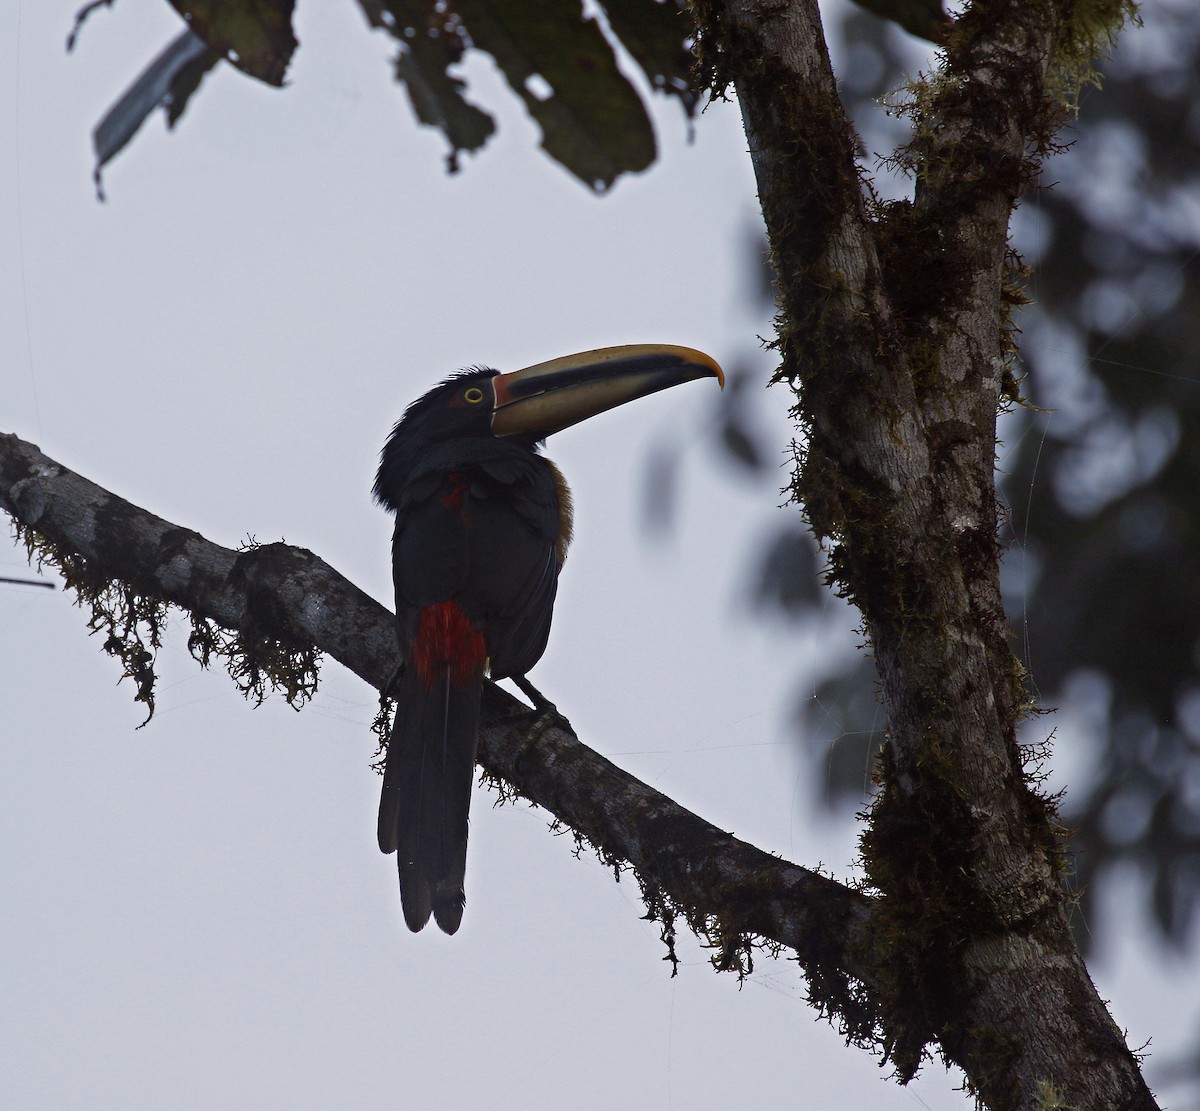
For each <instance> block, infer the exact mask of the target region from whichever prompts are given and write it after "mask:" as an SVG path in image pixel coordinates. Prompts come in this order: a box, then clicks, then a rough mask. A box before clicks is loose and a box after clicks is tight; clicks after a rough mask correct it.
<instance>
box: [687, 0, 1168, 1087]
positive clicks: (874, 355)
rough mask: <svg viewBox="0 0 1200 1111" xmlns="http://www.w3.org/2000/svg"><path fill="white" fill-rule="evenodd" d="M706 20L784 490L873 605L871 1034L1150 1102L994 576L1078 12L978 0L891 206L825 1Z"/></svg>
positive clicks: (749, 8)
mask: <svg viewBox="0 0 1200 1111" xmlns="http://www.w3.org/2000/svg"><path fill="white" fill-rule="evenodd" d="M1111 14H1112V15H1113V16H1116V15H1117V14H1118V13H1117V12H1116V8H1115V6H1114V10H1113V12H1112V13H1111ZM698 18H699V23H700V36H701V51H702V53H701V58H702V61H703V62H704V64H705V65H706V67H707V72H708V75H709V77H710V79H711V81H712V83H713V85H714V88H715V89H717V90H718V91H719V90H720V89H722V88H723V87H725V86H726V85H728V84H733V85H734V87H735V89H736V92H737V96H738V99H739V101H740V103H741V108H742V114H743V119H744V122H745V128H746V135H747V137H748V139H749V143H750V151H751V156H752V158H753V160H754V168H755V173H756V177H757V182H758V188H759V196H760V200H761V203H762V209H763V215H764V218H765V220H766V224H767V231H768V236H769V240H770V244H771V249H772V255H773V261H774V264H775V271H776V274H777V276H778V296H779V307H780V317H779V338H778V343H777V346H778V348H779V350H780V353H781V356H782V365H781V367H780V369H779V372H778V376H777V380H779V381H784V382H787V383H789V384H790V385H791V386H792V388H793V389H794V391H795V396H796V406H795V410H794V413H795V415H796V417H797V418H798V421H799V424H800V426H801V432H802V433H803V436H804V443H803V446H802V447H801V448H800V449H798V451H797V461H796V469H795V473H794V478H793V487H792V489H793V494H794V496H795V497H796V499H797V500H798V501H801V502H802V503H803V505H804V508H805V511H806V513H807V516H808V519H809V521H810V523H811V525H812V526H813V528H814V530H815V531H816V533H817V534H818V536H820V537H822V538H824V539H826V540H827V541H829V542H830V544H831V547H830V566H831V578H832V580H833V581H834V582H835V583H836V585H837V586H838V587H839V588H840V590H841V591H842V593H844V594H845V595H846V596H847V597H849V598H850V599H851V600H852V601H854V602H855V604H856V605H857V606H858V607H859V609H860V610H861V612H862V614H863V617H864V622H865V627H866V630H867V632H868V634H869V637H870V642H871V647H872V649H873V651H874V655H875V660H876V663H877V666H878V670H879V676H880V680H881V686H882V692H883V700H884V703H885V707H886V712H887V721H888V737H887V743H886V747H885V752H884V754H883V759H882V761H881V763H882V770H881V776H882V789H881V792H880V794H879V795H878V797H877V799H876V801H875V803H874V805H873V807H872V812H871V816H870V824H869V827H868V829H867V830H866V832H865V834H864V836H863V840H862V851H863V860H864V863H865V865H866V869H867V874H868V878H869V880H870V882H871V884H872V885H873V886H874V887H875V888H876V889H877V890H878V891H879V893H880V895H881V898H880V899H878V900H877V901H876V902H875V903H874V904H873V909H872V929H873V931H874V937H875V944H876V946H877V953H876V959H877V960H878V962H879V967H880V969H881V970H882V971H881V978H880V979H881V981H886V982H885V983H883V991H884V1000H883V1009H884V1015H885V1019H884V1025H885V1027H886V1029H887V1049H888V1052H889V1053H890V1055H891V1057H892V1059H893V1060H894V1061H895V1063H896V1064H897V1066H898V1068H899V1070H900V1073H901V1075H902V1076H909V1075H911V1074H912V1073H914V1072H915V1071H916V1069H917V1067H918V1065H919V1063H920V1060H921V1055H922V1051H923V1048H924V1046H925V1045H926V1044H927V1043H928V1042H930V1041H933V1040H936V1041H937V1042H939V1043H940V1046H941V1050H942V1052H943V1054H944V1055H945V1057H946V1058H947V1059H948V1060H950V1061H953V1062H955V1063H956V1064H958V1065H959V1066H961V1067H962V1069H963V1070H964V1071H965V1072H966V1074H967V1077H968V1082H969V1084H970V1086H971V1088H972V1089H973V1090H974V1091H975V1092H976V1093H977V1094H978V1095H979V1096H980V1098H981V1099H982V1100H983V1102H984V1103H986V1104H987V1105H988V1106H989V1107H993V1108H997V1109H999V1108H1005V1109H1007V1108H1033V1107H1046V1106H1062V1107H1067V1106H1069V1107H1073V1108H1116V1107H1121V1108H1132V1107H1153V1106H1154V1101H1153V1099H1152V1097H1151V1095H1150V1093H1149V1091H1148V1089H1147V1088H1146V1086H1145V1084H1144V1082H1143V1080H1142V1078H1141V1075H1140V1073H1139V1070H1138V1067H1137V1061H1136V1059H1135V1057H1134V1055H1133V1054H1132V1053H1131V1052H1130V1051H1129V1049H1128V1048H1127V1047H1126V1045H1125V1043H1124V1040H1123V1038H1122V1036H1121V1033H1120V1031H1119V1030H1118V1029H1117V1027H1116V1025H1115V1024H1114V1022H1113V1021H1112V1018H1111V1017H1110V1016H1109V1014H1108V1012H1107V1011H1106V1009H1105V1007H1104V1005H1103V1003H1102V1002H1101V1000H1100V999H1099V998H1098V996H1097V995H1096V992H1095V989H1094V986H1093V985H1092V983H1091V980H1090V978H1089V976H1088V973H1087V970H1086V968H1085V967H1084V964H1083V960H1082V958H1081V957H1080V955H1079V952H1078V950H1077V949H1076V947H1075V944H1074V942H1073V940H1072V937H1071V933H1070V930H1069V927H1068V922H1067V910H1068V907H1067V900H1066V897H1065V895H1064V892H1063V888H1062V883H1061V879H1062V870H1063V865H1064V860H1063V854H1064V831H1063V830H1062V828H1061V826H1060V825H1059V824H1058V822H1057V820H1056V815H1055V810H1054V806H1053V804H1052V802H1051V800H1049V799H1047V798H1046V797H1044V796H1043V795H1041V794H1040V793H1039V792H1038V791H1037V790H1036V788H1035V786H1034V785H1033V784H1034V780H1035V777H1034V776H1033V775H1031V771H1032V770H1033V769H1031V768H1030V767H1029V766H1028V765H1029V763H1030V761H1029V759H1028V758H1027V757H1026V756H1025V755H1024V754H1023V753H1022V752H1021V750H1020V748H1019V747H1018V745H1017V740H1016V729H1017V724H1018V722H1019V720H1020V719H1021V718H1022V716H1023V715H1024V714H1025V713H1026V712H1027V710H1028V708H1029V702H1028V696H1027V694H1026V692H1025V688H1024V684H1023V673H1022V669H1021V667H1020V665H1019V663H1018V662H1017V660H1016V659H1015V658H1014V656H1013V654H1012V652H1011V650H1010V648H1009V644H1008V640H1007V622H1006V619H1005V615H1004V611H1003V607H1002V604H1001V598H1000V583H999V557H1000V548H999V544H998V541H997V508H996V492H995V486H994V481H993V461H994V452H995V442H996V413H997V411H998V409H999V407H1000V406H1001V405H1002V404H1004V403H1005V402H1006V401H1007V400H1011V399H1012V395H1013V393H1014V392H1015V391H1014V389H1013V382H1014V379H1013V377H1012V372H1011V370H1010V369H1009V360H1010V358H1011V355H1012V349H1013V344H1012V339H1011V327H1010V324H1009V321H1008V309H1009V307H1010V305H1011V304H1012V302H1013V301H1014V300H1016V299H1017V298H1015V297H1014V296H1013V295H1012V294H1011V292H1010V291H1009V290H1008V289H1007V288H1006V278H1007V277H1008V275H1007V274H1006V269H1005V268H1006V261H1007V229H1008V220H1009V216H1010V214H1011V212H1012V209H1013V206H1014V204H1015V202H1016V198H1017V196H1018V193H1019V191H1020V189H1021V186H1022V185H1023V183H1024V182H1025V181H1027V180H1029V178H1030V177H1031V176H1032V174H1033V172H1034V170H1035V167H1036V158H1035V155H1036V152H1037V151H1040V150H1042V149H1044V148H1045V146H1046V145H1047V144H1048V143H1049V141H1050V135H1051V134H1052V132H1053V130H1054V128H1055V126H1056V124H1057V123H1058V121H1059V117H1060V115H1061V113H1060V111H1059V109H1058V107H1057V105H1056V103H1055V101H1054V99H1053V98H1052V97H1051V95H1050V93H1049V90H1048V87H1047V70H1048V66H1049V65H1051V64H1058V65H1059V66H1062V67H1066V66H1070V65H1071V64H1078V63H1079V46H1078V37H1077V36H1078V35H1079V34H1080V32H1078V31H1077V29H1076V28H1073V27H1072V26H1070V25H1069V24H1068V22H1067V20H1068V19H1069V18H1070V14H1069V6H1068V5H1057V4H1054V3H1041V4H1037V3H1034V4H1027V3H1015V2H1007V3H1004V2H1002V3H992V4H988V5H978V6H976V7H975V8H971V9H969V10H968V11H967V13H965V14H964V16H963V17H962V18H961V19H960V20H959V21H958V23H957V25H956V28H955V30H954V32H953V33H952V35H951V36H950V39H949V42H948V48H947V57H946V61H945V63H944V67H943V70H942V72H941V73H939V74H938V75H937V76H936V77H935V78H933V79H931V80H927V81H925V82H924V83H922V84H918V85H917V86H915V87H914V89H913V90H912V96H913V102H912V104H911V106H910V109H909V114H910V115H911V116H912V118H913V123H914V138H913V140H912V142H911V143H910V145H909V146H908V148H907V149H906V150H904V151H902V152H901V154H900V156H899V162H900V164H901V165H903V166H904V167H906V168H907V169H909V170H910V171H911V172H912V173H913V174H914V175H915V177H916V190H915V196H914V199H913V200H912V201H911V202H896V203H892V204H888V205H884V204H880V203H878V202H876V201H874V200H873V198H870V197H868V196H865V195H864V192H863V189H862V186H861V183H860V177H859V171H858V168H857V166H856V164H855V157H854V155H855V149H856V141H855V136H854V133H853V129H852V128H851V126H850V124H849V122H848V121H847V119H846V116H845V113H844V111H843V109H842V105H841V103H840V101H839V99H838V95H837V89H836V85H835V82H834V77H833V71H832V69H831V67H830V63H829V58H828V54H827V52H826V48H825V41H824V37H823V33H822V30H821V26H820V16H819V13H818V10H817V5H816V3H815V0H811V2H806V0H795V2H790V3H779V2H775V0H771V2H754V0H742V2H738V0H730V2H728V3H722V2H721V0H711V2H704V3H701V4H700V5H698ZM1057 77H1061V74H1057V75H1056V78H1057ZM1031 150H1032V151H1033V152H1034V155H1030V154H1029V153H1028V152H1029V151H1031ZM878 982H879V981H877V983H878Z"/></svg>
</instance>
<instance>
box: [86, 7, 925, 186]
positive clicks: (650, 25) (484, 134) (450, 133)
mask: <svg viewBox="0 0 1200 1111" xmlns="http://www.w3.org/2000/svg"><path fill="white" fill-rule="evenodd" d="M114 2H115V0H92V2H91V3H88V4H86V5H85V6H84V7H83V8H82V9H80V11H79V14H78V15H77V16H76V17H75V26H74V28H73V29H72V31H71V34H70V35H69V36H68V39H67V49H68V50H71V49H73V48H74V46H75V42H76V40H77V38H78V35H79V32H80V29H81V28H82V26H83V24H84V22H85V21H86V20H87V19H88V17H89V16H90V15H91V14H92V13H93V12H94V11H95V10H96V9H97V8H101V7H112V5H113V3H114ZM170 2H171V6H172V7H173V8H175V10H176V11H177V12H178V13H179V14H180V16H182V17H183V20H184V22H185V23H186V24H187V29H186V30H185V31H183V32H181V33H180V34H179V35H178V36H177V37H176V38H175V39H173V40H172V41H171V42H170V43H169V44H168V45H167V46H166V47H165V48H164V49H163V50H162V51H161V52H160V53H159V55H158V56H157V57H156V58H155V59H154V61H153V62H151V63H150V65H149V66H147V67H146V69H145V70H143V71H142V73H140V74H139V75H138V76H137V78H136V79H135V80H134V81H133V83H132V84H131V85H130V86H129V87H128V88H127V89H126V90H125V92H124V93H123V94H122V95H121V97H120V98H119V99H118V100H117V102H116V103H115V104H114V105H113V106H112V107H111V108H110V109H109V110H108V112H107V113H106V114H105V116H104V119H103V120H102V121H101V122H100V123H99V124H98V125H97V127H96V129H95V131H94V132H93V135H92V140H93V146H94V147H95V152H96V168H95V178H96V186H97V192H98V193H99V195H100V196H101V198H103V192H102V190H101V189H100V174H101V171H102V170H103V168H104V166H105V164H106V163H107V162H109V161H110V160H111V159H112V158H113V157H114V156H115V155H116V154H117V153H118V152H119V151H121V150H122V149H123V148H124V147H125V145H126V144H127V143H128V142H129V140H130V139H132V138H133V136H134V135H135V134H136V133H137V131H138V129H139V128H140V127H141V125H142V124H143V123H144V122H145V120H146V119H147V117H148V116H149V115H150V114H151V113H152V112H153V111H154V109H155V108H158V107H161V108H163V109H164V111H165V112H166V113H167V123H168V126H171V127H173V126H174V125H175V123H176V121H177V120H178V119H179V117H180V116H181V115H182V114H183V111H184V109H185V107H186V106H187V103H188V100H189V98H190V97H191V96H192V94H193V93H194V92H195V91H196V90H197V88H198V87H199V84H200V80H201V78H202V77H203V76H204V75H205V74H206V73H207V72H208V71H209V70H210V69H212V68H213V66H215V65H216V64H217V63H218V62H221V61H227V62H229V63H230V64H231V65H234V66H236V67H237V68H238V69H239V70H241V71H242V72H243V73H244V74H246V75H247V76H249V77H253V78H255V79H257V80H259V81H263V82H265V83H266V84H268V85H275V86H281V85H283V83H284V74H285V73H286V71H287V67H288V65H289V63H290V62H291V59H292V55H293V53H294V52H295V50H296V47H297V45H298V44H297V41H296V37H295V34H294V33H293V31H292V12H293V8H294V0H170ZM859 2H860V3H862V4H863V5H864V6H865V7H869V8H870V9H872V10H873V11H875V12H877V13H878V14H880V15H884V16H888V17H890V18H893V19H896V20H897V21H898V22H899V23H901V24H902V25H903V26H905V27H907V28H908V29H909V30H911V31H912V32H913V33H914V34H920V35H924V36H925V37H927V38H929V39H933V40H936V39H938V38H939V37H940V36H941V35H942V33H943V31H944V29H945V27H946V25H947V21H946V16H945V14H944V13H943V11H942V8H941V2H940V0H859ZM358 3H359V7H361V8H362V11H363V14H364V15H365V16H366V19H367V23H368V24H369V25H370V26H371V27H372V28H374V29H375V30H378V31H382V32H384V33H386V34H388V35H390V36H391V37H392V38H393V39H394V40H395V42H396V45H397V54H396V58H395V62H394V73H395V77H396V80H397V81H398V82H399V83H400V84H401V85H403V86H404V88H405V91H406V92H407V94H408V100H409V104H410V105H411V106H412V110H413V114H414V115H415V116H416V117H417V120H418V122H419V123H421V124H424V125H425V126H427V127H435V128H437V129H438V130H439V131H441V132H442V134H443V135H444V136H445V138H446V141H447V143H448V144H449V146H450V153H449V155H448V156H447V160H446V162H447V167H448V168H449V170H450V171H451V172H455V171H457V170H458V169H459V168H460V161H459V155H460V154H461V153H462V152H464V151H465V152H467V153H474V152H476V151H478V150H480V149H482V147H483V146H484V145H485V144H486V143H487V142H488V141H489V140H490V139H491V137H492V136H493V135H494V134H495V131H496V121H495V119H494V118H493V116H492V115H491V114H490V113H488V112H487V111H485V110H484V109H483V108H481V107H479V106H478V105H475V104H472V103H471V102H470V101H468V100H467V99H466V95H465V93H466V82H465V80H464V79H463V78H462V77H461V76H458V75H456V74H455V73H454V72H452V70H453V69H454V67H456V66H458V65H459V64H460V63H461V62H462V61H463V59H464V58H465V56H466V55H467V53H468V51H471V50H477V51H479V52H481V53H483V54H486V55H489V56H490V57H491V58H492V60H493V61H494V62H495V64H496V66H497V67H498V68H499V69H500V72H501V73H503V74H504V77H505V80H506V81H507V82H508V85H509V88H510V89H511V90H512V91H513V93H514V94H515V95H516V96H518V97H519V98H520V99H521V101H522V103H523V104H524V105H525V109H526V111H527V112H528V113H529V115H530V116H531V117H532V119H533V120H534V122H536V123H537V125H538V127H539V128H540V129H541V133H542V140H541V145H542V149H543V150H545V152H546V154H548V155H549V156H550V157H551V158H552V159H553V160H554V161H555V162H557V163H559V165H561V166H562V167H563V168H564V169H566V170H567V171H569V172H570V173H571V174H572V175H574V176H575V177H576V178H577V179H578V180H579V181H581V182H582V183H583V184H584V185H586V186H587V187H588V188H589V189H592V190H594V191H595V192H597V193H603V192H605V191H606V190H608V189H609V188H610V187H611V186H612V184H613V183H614V182H615V181H616V180H617V178H619V177H620V176H621V175H622V174H630V173H638V172H640V171H642V170H645V169H647V168H648V167H649V166H651V165H652V164H653V162H654V160H655V158H656V156H657V145H656V143H655V137H654V128H653V126H652V124H651V122H650V115H649V113H648V112H647V110H646V106H645V105H644V104H643V103H642V97H641V95H640V93H639V92H638V89H637V87H636V86H635V84H634V83H633V82H632V81H631V80H630V79H629V78H628V77H627V76H626V74H625V73H624V72H623V71H622V63H621V60H620V59H619V58H618V49H619V50H620V51H622V52H624V55H625V56H626V57H627V59H628V60H629V61H631V62H632V63H633V65H634V66H635V67H636V68H637V70H638V71H639V75H638V76H639V78H640V79H641V80H644V81H645V82H646V83H647V84H648V86H649V87H650V89H652V90H653V91H654V92H656V93H661V94H662V95H664V96H669V97H674V98H675V99H676V100H677V101H678V102H679V104H680V106H681V107H682V108H683V111H684V113H685V115H686V116H687V118H689V119H690V118H691V117H692V115H693V114H694V113H695V111H696V107H697V105H698V102H699V97H698V95H697V93H696V91H695V90H694V89H693V88H692V84H691V80H690V77H691V66H692V53H691V47H692V24H691V17H690V15H689V13H688V10H687V0H594V3H593V4H592V5H591V9H592V11H594V12H595V13H596V16H595V17H594V16H593V15H592V14H590V12H589V11H588V9H586V8H585V6H584V3H583V0H358Z"/></svg>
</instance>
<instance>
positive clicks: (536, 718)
mask: <svg viewBox="0 0 1200 1111" xmlns="http://www.w3.org/2000/svg"><path fill="white" fill-rule="evenodd" d="M512 681H513V683H514V684H515V685H516V686H517V687H518V689H519V690H520V691H521V693H522V694H523V695H525V697H526V698H528V699H529V701H530V702H532V703H533V709H532V710H530V711H529V713H528V714H527V715H525V714H523V715H522V716H528V717H531V718H533V724H532V725H531V726H530V727H529V731H528V732H527V733H526V734H525V736H524V737H522V738H521V745H520V748H519V749H518V750H517V754H516V757H515V758H514V760H513V763H514V764H517V763H520V761H521V760H522V759H523V758H524V756H525V754H526V753H527V752H528V751H529V750H530V749H531V748H532V747H533V746H534V745H535V744H537V742H538V741H539V740H540V739H541V737H542V735H543V734H544V733H545V732H546V730H547V729H551V728H553V727H555V726H557V727H559V728H560V729H564V730H565V731H566V732H568V733H570V734H571V736H572V737H574V736H576V733H575V728H574V726H572V725H571V723H570V722H569V721H568V720H567V718H566V717H565V716H564V715H563V714H562V713H560V712H559V709H558V707H557V706H555V705H554V703H553V702H551V701H550V699H548V698H547V697H546V696H545V695H544V694H542V692H541V691H540V690H538V689H537V687H535V686H534V685H533V684H532V683H531V682H530V681H529V680H528V679H526V678H525V677H524V676H523V675H522V676H517V675H514V676H512Z"/></svg>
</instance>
